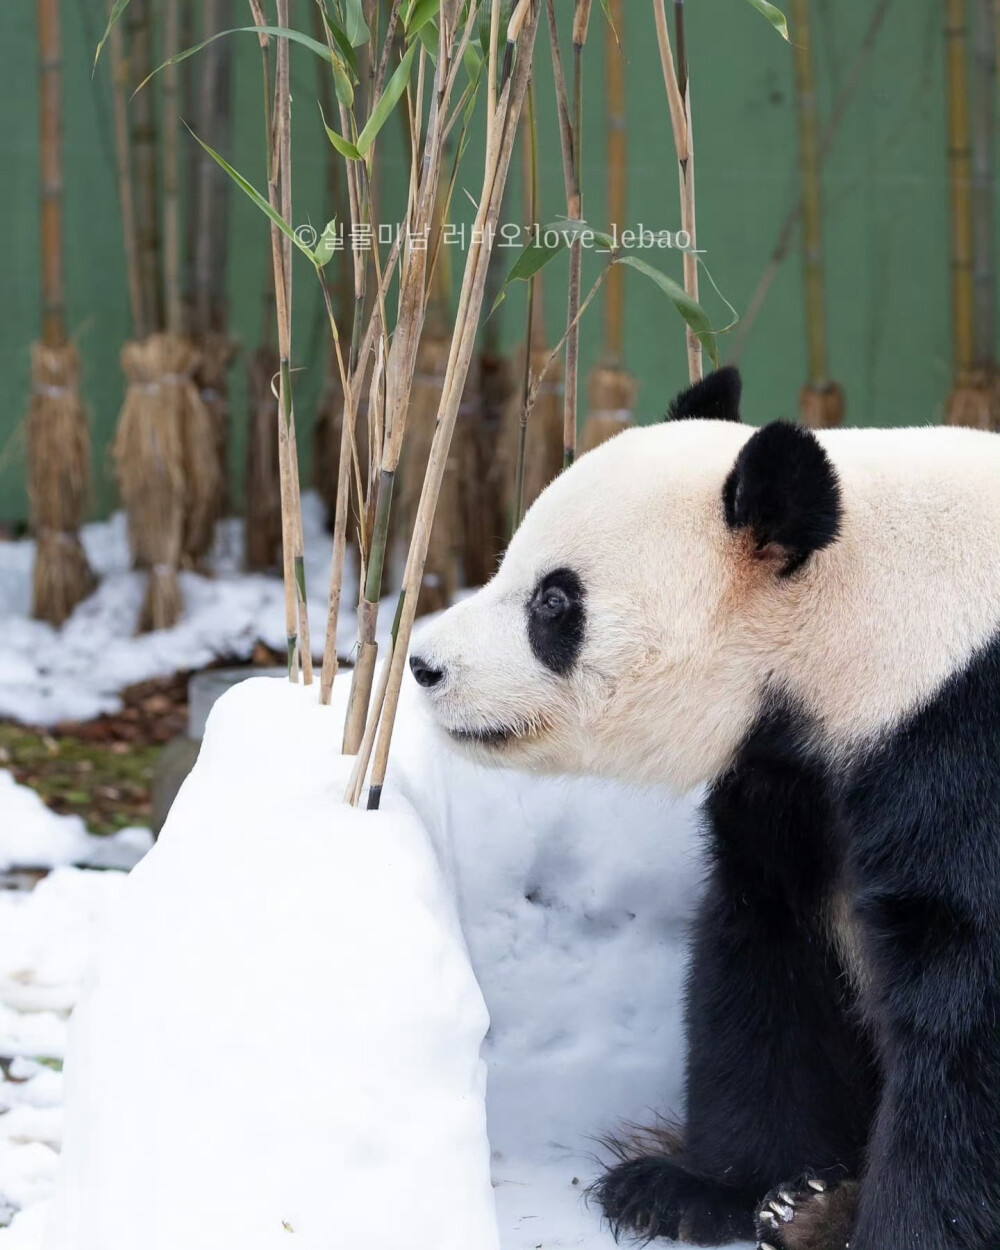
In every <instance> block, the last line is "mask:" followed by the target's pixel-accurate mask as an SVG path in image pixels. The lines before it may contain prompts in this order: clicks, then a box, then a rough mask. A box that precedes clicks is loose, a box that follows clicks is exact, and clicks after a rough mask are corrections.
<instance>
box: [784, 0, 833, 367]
mask: <svg viewBox="0 0 1000 1250" xmlns="http://www.w3.org/2000/svg"><path fill="white" fill-rule="evenodd" d="M792 14H793V18H794V23H795V41H794V43H793V47H794V49H795V91H796V97H797V100H798V120H799V151H800V156H799V160H800V165H801V170H802V241H803V273H804V279H805V301H806V334H807V339H808V357H809V360H808V365H809V383H810V385H811V386H815V387H823V386H825V385H826V383H827V381H828V378H829V369H828V364H827V354H826V309H825V304H824V298H823V290H824V272H823V269H824V266H823V199H822V181H821V175H820V160H819V118H818V106H817V100H816V80H815V72H814V69H813V55H812V39H811V32H810V23H809V5H808V0H792Z"/></svg>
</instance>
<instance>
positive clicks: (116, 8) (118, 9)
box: [91, 0, 128, 72]
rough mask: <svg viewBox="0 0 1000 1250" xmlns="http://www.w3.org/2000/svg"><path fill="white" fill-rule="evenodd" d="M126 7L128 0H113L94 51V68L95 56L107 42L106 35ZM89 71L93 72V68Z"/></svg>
mask: <svg viewBox="0 0 1000 1250" xmlns="http://www.w3.org/2000/svg"><path fill="white" fill-rule="evenodd" d="M127 8H128V0H115V2H114V4H113V5H112V6H111V14H110V16H109V17H108V24H107V26H106V27H105V28H104V34H103V35H102V36H101V40H100V43H98V45H97V51H96V52H95V53H94V67H93V68H94V69H96V68H97V58H98V57H99V56H100V55H101V49H102V48H103V47H104V45H105V44H106V43H107V41H108V36H109V35H110V34H111V31H112V29H113V28H114V24H115V22H117V21H118V19H119V18H120V17H121V15H122V14H123V13H124V12H125V10H126V9H127ZM91 72H93V70H92V71H91Z"/></svg>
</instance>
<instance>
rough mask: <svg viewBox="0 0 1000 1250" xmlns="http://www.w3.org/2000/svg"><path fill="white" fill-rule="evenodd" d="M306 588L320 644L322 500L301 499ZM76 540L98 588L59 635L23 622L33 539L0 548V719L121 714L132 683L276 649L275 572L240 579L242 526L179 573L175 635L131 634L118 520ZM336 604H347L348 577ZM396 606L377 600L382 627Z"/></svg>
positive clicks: (348, 625) (324, 588)
mask: <svg viewBox="0 0 1000 1250" xmlns="http://www.w3.org/2000/svg"><path fill="white" fill-rule="evenodd" d="M302 512H303V531H304V536H305V561H306V581H307V584H308V587H309V593H310V604H309V622H310V628H311V631H312V638H313V640H314V644H315V646H317V647H322V640H323V637H324V635H325V633H326V605H327V594H328V588H329V580H330V553H331V541H330V538H329V536H328V535H327V534H326V532H325V529H324V510H323V503H322V501H321V499H320V498H319V496H318V495H317V494H315V493H314V492H307V493H306V495H305V496H304V498H303V501H302ZM82 538H83V544H84V547H85V548H86V551H87V555H88V557H89V558H90V562H91V564H92V565H93V567H94V569H95V571H96V572H97V573H98V574H99V575H100V578H101V582H100V585H99V586H98V588H97V590H96V591H95V593H94V594H93V595H91V596H90V598H89V599H86V600H85V601H84V602H83V603H82V604H80V606H79V607H78V608H77V610H76V611H75V612H74V613H73V615H72V617H71V618H70V619H69V620H68V621H67V622H66V624H65V625H64V626H63V628H62V629H61V630H55V629H53V628H52V627H51V626H50V625H47V624H45V623H44V622H43V621H35V620H32V619H31V617H30V615H29V612H30V604H31V570H32V567H33V564H34V558H35V544H34V542H33V541H32V540H31V539H24V540H22V541H20V542H8V543H0V716H9V717H13V718H15V719H17V720H22V721H24V722H25V723H26V724H29V725H54V724H56V723H57V722H58V721H61V720H87V719H89V718H91V717H94V716H98V715H100V713H102V712H113V711H116V710H117V709H118V707H119V700H118V697H117V696H118V692H119V691H120V690H121V689H122V688H123V687H124V686H128V685H131V684H132V683H133V682H139V681H146V680H147V679H149V678H152V677H166V676H170V675H171V674H172V673H176V672H182V671H184V670H188V669H198V668H202V667H204V666H205V665H206V664H209V663H211V661H213V660H215V659H217V658H219V657H220V656H222V657H229V658H233V659H245V658H248V657H249V656H250V654H251V652H252V651H253V648H254V644H255V643H256V642H257V641H258V640H260V641H262V642H264V643H266V644H267V645H268V646H269V647H272V648H274V649H275V650H276V651H278V652H280V653H281V654H284V651H285V617H284V611H285V609H284V592H283V590H282V584H281V581H280V579H279V578H277V577H268V576H264V575H262V574H246V573H242V572H240V568H241V564H242V558H243V533H242V523H241V522H240V521H238V520H232V521H225V522H223V523H222V524H220V525H219V527H218V530H217V536H216V543H215V548H214V550H213V552H212V556H211V559H210V564H211V566H212V569H213V572H214V576H213V577H211V578H208V577H201V576H199V575H198V574H196V573H182V574H181V579H180V580H181V587H182V590H183V593H184V603H185V613H184V617H183V619H182V620H181V621H179V622H178V624H177V625H175V626H174V627H173V628H172V629H164V630H159V631H157V632H156V633H151V634H143V635H141V636H139V637H136V636H135V626H136V621H137V620H138V616H139V610H140V608H141V606H142V600H143V595H144V593H145V578H144V575H143V574H142V573H137V572H134V571H133V570H132V567H131V559H130V556H129V549H128V532H127V528H126V524H125V517H124V514H123V513H120V512H119V513H116V514H115V515H114V516H113V517H111V518H110V520H108V521H100V522H95V523H94V524H91V525H86V526H84V528H83V531H82ZM347 580H348V585H346V586H345V592H344V603H345V604H350V603H351V602H352V601H353V599H354V597H355V588H356V577H355V575H354V574H353V573H352V572H351V570H349V573H348V579H347ZM394 606H395V604H394V600H392V599H389V600H387V601H386V603H385V610H384V611H383V612H382V613H381V616H380V621H381V625H382V629H383V630H384V631H386V633H385V636H388V635H387V631H388V630H389V629H390V627H391V625H392V618H393V610H394ZM355 632H356V626H355V618H354V615H353V614H352V613H351V612H350V611H349V610H345V611H343V612H342V613H341V617H340V625H339V631H338V642H339V645H340V648H341V650H342V651H343V652H344V653H345V654H346V652H347V651H349V650H350V647H351V645H352V643H353V641H354V638H355Z"/></svg>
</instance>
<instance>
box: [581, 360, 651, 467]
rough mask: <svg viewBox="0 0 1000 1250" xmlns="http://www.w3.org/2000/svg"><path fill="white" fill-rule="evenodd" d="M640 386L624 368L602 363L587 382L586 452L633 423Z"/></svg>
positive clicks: (583, 439)
mask: <svg viewBox="0 0 1000 1250" xmlns="http://www.w3.org/2000/svg"><path fill="white" fill-rule="evenodd" d="M638 392H639V383H638V382H637V381H636V380H635V378H634V377H633V376H632V375H631V374H630V373H626V372H625V370H624V369H616V368H615V367H614V366H613V365H609V364H602V365H598V366H597V368H596V369H594V370H592V371H591V374H590V377H589V378H588V379H587V404H588V412H587V423H586V425H585V426H584V427H583V438H582V440H581V448H582V450H583V451H584V452H588V451H590V450H591V449H592V448H594V447H597V446H598V444H600V443H603V442H605V441H606V440H607V439H609V438H614V436H615V435H616V434H620V433H621V432H622V430H624V429H625V428H626V426H629V425H631V424H632V412H633V409H634V408H635V399H636V395H637V394H638Z"/></svg>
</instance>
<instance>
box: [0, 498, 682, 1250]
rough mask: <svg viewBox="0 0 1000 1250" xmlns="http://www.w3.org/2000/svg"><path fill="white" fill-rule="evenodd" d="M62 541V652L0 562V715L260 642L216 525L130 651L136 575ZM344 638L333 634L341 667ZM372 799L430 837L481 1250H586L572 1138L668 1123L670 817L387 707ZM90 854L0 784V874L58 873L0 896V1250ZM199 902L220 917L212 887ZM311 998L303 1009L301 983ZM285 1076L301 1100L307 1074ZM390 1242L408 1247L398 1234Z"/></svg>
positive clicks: (270, 616)
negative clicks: (455, 980)
mask: <svg viewBox="0 0 1000 1250" xmlns="http://www.w3.org/2000/svg"><path fill="white" fill-rule="evenodd" d="M306 517H307V520H306V525H307V531H308V534H309V539H308V544H307V545H308V554H307V564H308V568H309V577H310V587H311V591H312V597H313V612H314V613H315V619H314V631H315V633H316V635H317V636H320V635H321V632H322V616H323V607H322V599H323V596H322V594H320V593H318V590H317V588H319V587H323V586H325V581H326V577H327V574H328V565H329V551H328V547H329V544H328V541H327V540H326V539H325V537H324V536H323V534H322V527H321V525H320V513H319V509H318V506H317V504H316V501H315V499H314V498H308V499H307V501H306ZM86 541H87V545H88V549H89V550H90V553H91V556H92V558H93V559H94V562H95V564H96V565H97V567H98V568H100V569H101V571H102V572H103V573H104V574H105V580H104V583H103V584H102V587H101V589H100V590H99V591H98V593H97V595H96V596H95V597H94V600H91V601H88V604H85V605H82V606H81V609H80V610H78V612H77V614H76V615H75V616H74V618H73V620H72V621H71V622H70V623H69V625H68V627H67V629H66V631H65V632H64V635H63V637H62V638H58V636H57V635H55V634H54V633H52V632H51V631H48V630H47V629H46V627H44V626H40V625H38V624H37V623H34V622H29V621H28V620H27V619H26V609H27V593H28V592H27V585H28V581H29V577H30V554H31V553H30V544H28V543H18V544H4V545H0V618H2V617H3V614H4V613H7V614H8V615H7V618H6V619H0V714H8V715H11V714H13V715H20V716H22V717H24V718H26V719H34V720H36V721H45V722H53V721H56V720H59V719H62V718H64V717H68V716H89V715H94V714H96V713H97V712H98V711H100V710H102V709H103V708H107V707H111V706H113V705H114V701H115V692H116V691H117V690H118V689H119V688H120V687H121V685H122V684H124V683H126V682H130V681H134V680H140V679H143V678H146V677H150V676H153V675H158V674H166V673H169V672H172V671H175V670H176V669H177V668H187V667H196V666H198V665H199V664H202V663H204V662H205V660H206V659H208V658H210V657H213V656H215V655H219V654H245V653H246V652H248V651H249V650H250V649H251V648H252V646H253V642H254V641H255V640H256V638H258V637H260V638H263V639H264V640H265V641H267V642H269V643H271V642H273V644H274V645H276V646H280V642H281V637H282V634H283V604H282V598H281V588H280V584H279V583H278V582H277V581H276V580H274V579H269V578H263V577H245V576H239V575H237V574H236V573H235V572H233V571H232V570H233V568H234V562H235V560H236V559H237V557H238V551H237V547H238V534H237V533H236V532H235V527H234V528H233V529H232V530H230V531H227V533H226V534H224V535H223V540H222V542H221V544H220V546H221V554H220V555H219V558H218V565H217V567H219V568H220V569H221V570H222V571H221V572H220V574H219V575H218V577H217V578H216V579H214V580H212V581H209V580H206V579H203V578H199V577H195V576H193V575H189V576H188V575H186V576H185V578H184V583H185V591H186V595H187V603H188V612H187V615H186V617H185V620H184V621H183V622H182V623H181V624H180V625H178V626H177V628H176V629H174V630H170V631H164V633H163V634H161V635H152V636H148V637H146V638H141V639H133V638H132V637H131V631H132V627H133V623H134V618H135V612H136V611H137V608H138V603H139V599H140V597H141V593H142V588H141V579H140V578H139V577H138V576H137V575H135V574H132V573H130V572H129V571H128V568H127V549H126V546H125V541H124V531H123V529H122V527H121V522H120V520H119V519H113V520H112V521H110V522H107V523H105V524H102V525H98V526H91V527H88V530H87V534H86ZM227 545H228V555H227V554H226V548H227ZM227 569H228V570H229V571H226V570H227ZM383 617H384V619H386V620H391V612H385V613H383ZM352 634H353V621H350V620H348V621H346V622H344V623H343V625H342V642H343V645H344V646H345V648H346V647H347V646H348V645H349V641H350V638H351V636H352ZM389 782H390V784H391V786H393V787H395V789H396V790H397V792H398V793H399V795H401V796H402V798H404V799H405V800H406V801H407V802H408V803H409V804H411V805H412V807H413V808H414V809H415V810H416V812H417V813H418V815H419V817H420V819H421V821H422V822H423V823H424V825H425V826H426V827H427V829H428V830H429V831H430V835H431V837H432V840H433V844H434V846H435V848H436V851H437V855H438V858H439V861H440V864H441V868H442V870H443V872H444V874H445V877H446V880H447V881H448V883H449V885H450V887H451V889H452V891H453V895H454V898H455V900H456V902H457V907H458V912H459V916H460V920H461V924H462V929H463V932H464V936H465V940H466V942H467V944H468V948H469V953H470V956H471V960H472V965H473V967H474V969H475V972H476V976H477V978H478V981H479V984H480V986H481V988H482V992H483V995H484V997H485V1000H486V1003H487V1007H488V1009H489V1013H490V1020H491V1025H490V1032H489V1035H488V1037H487V1040H486V1044H485V1049H484V1054H485V1057H486V1060H487V1067H488V1087H487V1111H488V1128H489V1136H490V1145H491V1148H492V1174H493V1182H494V1192H495V1196H496V1202H497V1209H498V1213H499V1223H500V1235H501V1245H502V1247H503V1250H536V1248H537V1247H543V1248H544V1250H562V1248H564V1247H565V1248H567V1250H568V1248H569V1247H581V1248H583V1250H609V1248H610V1247H611V1246H612V1245H613V1244H614V1243H613V1242H612V1240H611V1238H610V1236H609V1234H608V1233H607V1231H606V1230H605V1229H603V1228H602V1226H601V1223H600V1220H599V1217H598V1214H597V1213H596V1212H595V1211H594V1210H593V1209H592V1208H590V1207H589V1206H588V1205H587V1204H586V1202H585V1198H584V1191H585V1188H586V1186H587V1184H588V1183H589V1181H590V1180H591V1179H592V1178H593V1177H594V1175H595V1173H596V1171H597V1170H598V1163H597V1160H596V1156H597V1155H598V1153H599V1151H598V1147H597V1146H596V1144H595V1139H596V1137H597V1136H598V1135H599V1134H600V1133H601V1132H603V1131H606V1130H608V1129H610V1128H613V1127H614V1126H615V1125H616V1124H618V1123H619V1122H620V1121H622V1120H642V1119H645V1118H648V1117H649V1116H650V1115H651V1114H653V1113H655V1112H664V1111H671V1110H673V1111H676V1110H678V1109H679V1103H680V1082H681V1068H682V1042H681V1036H680V1020H679V991H680V983H681V978H682V972H683V962H684V945H683V935H684V928H685V923H686V919H687V917H688V915H689V913H690V909H691V906H692V904H693V901H694V897H695V895H696V892H697V888H698V880H699V875H700V869H699V863H698V856H697V852H696V844H695V839H694V837H693V828H694V821H693V817H692V811H693V804H692V803H691V801H683V802H673V801H671V800H670V799H668V798H667V797H666V796H664V795H661V794H657V793H650V792H646V793H640V792H635V791H629V790H625V789H622V788H620V787H616V786H613V785H609V784H606V783H599V782H592V781H579V780H575V781H568V780H558V779H532V778H526V777H521V776H516V775H513V774H505V773H499V772H489V771H484V770H481V769H478V768H476V767H475V766H473V765H471V764H469V763H467V762H466V761H463V760H461V759H458V758H457V757H456V756H455V755H454V754H453V753H451V752H450V751H448V750H447V748H446V747H445V745H444V744H443V743H442V742H441V741H440V740H439V739H438V738H437V737H436V736H435V734H434V733H433V731H432V730H431V728H430V727H429V726H428V725H427V723H426V721H425V719H424V717H423V712H422V709H421V707H420V706H419V704H418V702H417V701H416V700H415V699H414V698H412V697H411V692H410V691H409V688H408V689H407V694H406V697H404V700H403V704H402V707H401V711H400V717H399V723H398V726H397V730H396V734H395V737H394V746H393V759H392V766H391V771H390V777H389ZM67 822H69V823H67ZM94 841H95V840H93V839H91V838H89V836H88V835H87V834H86V832H85V831H84V830H82V828H81V827H80V825H79V822H77V821H74V820H73V819H72V818H67V817H59V816H55V815H53V814H52V813H49V812H48V811H47V809H44V808H43V807H42V806H41V804H40V802H39V801H38V800H37V799H36V798H35V796H34V795H33V794H31V793H30V792H28V791H26V790H24V789H23V788H22V787H18V786H16V785H15V784H14V782H13V780H12V779H11V778H10V777H9V776H8V775H6V774H4V773H2V772H0V863H7V864H12V865H18V864H30V865H31V866H38V865H40V864H43V863H46V862H49V863H52V864H55V865H62V866H59V867H57V868H55V870H54V871H53V872H52V873H51V874H50V875H49V876H48V877H47V878H45V879H44V880H42V881H41V882H40V883H39V885H38V886H37V887H36V888H35V889H34V890H33V891H31V892H30V893H22V892H13V891H10V892H3V893H0V1057H2V1056H15V1058H14V1060H13V1062H12V1063H11V1065H10V1069H9V1076H8V1077H7V1078H6V1079H3V1080H0V1222H2V1220H3V1218H4V1215H5V1213H6V1214H7V1215H11V1214H14V1213H15V1212H16V1213H17V1214H15V1215H14V1221H13V1224H12V1225H11V1227H10V1228H9V1229H6V1230H0V1250H39V1248H40V1247H41V1245H42V1238H43V1226H44V1220H45V1211H46V1206H47V1199H48V1198H49V1197H50V1195H51V1192H52V1186H53V1182H54V1176H55V1169H56V1165H57V1162H58V1153H57V1152H58V1150H59V1148H60V1146H61V1143H62V1104H63V1088H62V1074H61V1070H60V1068H61V1060H62V1057H63V1055H64V1053H65V1049H66V1033H67V1020H68V1016H69V1011H70V1009H71V1008H72V1006H73V1004H74V1003H75V1002H76V999H77V996H78V993H79V990H80V985H81V980H82V977H83V972H84V969H85V967H86V966H87V960H88V955H89V952H90V950H91V948H92V945H93V942H94V934H95V928H96V925H97V921H98V917H99V916H100V915H101V914H102V913H104V912H106V910H107V909H108V908H109V907H112V906H113V905H114V903H115V900H116V899H117V898H118V896H119V895H120V892H121V887H122V885H123V882H124V874H123V873H122V872H119V871H94V870H92V869H87V868H77V867H71V866H66V865H68V864H72V863H80V862H87V860H88V859H89V858H90V857H91V856H92V854H93V852H94V849H95V848H94V845H93V843H94ZM118 843H119V844H118V846H117V848H116V854H120V855H121V856H122V857H123V858H122V860H120V861H119V862H121V863H128V862H129V857H132V858H136V857H137V856H138V855H139V854H141V852H142V850H143V849H144V848H145V846H146V845H148V841H145V840H144V839H143V838H142V835H141V834H139V833H136V832H134V831H129V832H128V833H127V834H125V835H120V837H119V840H118ZM101 845H102V848H103V847H106V846H107V845H108V844H107V843H106V842H104V841H102V843H101ZM281 854H282V847H281V844H280V838H279V839H278V842H277V844H276V846H275V857H276V860H280V857H281ZM101 862H102V863H103V862H106V861H101ZM217 895H218V900H219V905H220V907H224V906H225V902H226V890H225V883H224V881H223V882H220V883H219V884H218V887H217ZM262 992H263V989H262ZM224 994H225V987H220V995H224ZM315 995H316V1005H317V1010H319V1008H320V1007H321V1005H322V1001H323V999H322V995H323V987H322V985H317V986H315ZM192 1028H193V1029H196V1028H197V1025H192ZM192 1040H193V1041H194V1042H196V1043H197V1042H201V1043H202V1051H203V1067H202V1069H201V1071H200V1072H199V1076H198V1079H199V1082H201V1083H203V1084H204V1086H205V1088H211V1083H212V1080H213V1076H214V1075H215V1074H219V1073H222V1072H224V1071H225V1068H226V1065H227V1063H228V1062H229V1056H228V1055H227V1054H226V1053H223V1052H221V1051H219V1050H218V1049H215V1048H213V1045H212V1038H211V1035H210V1033H208V1032H203V1033H199V1034H198V1035H197V1036H196V1037H194V1038H193V1039H192ZM296 1070H297V1068H296V1062H295V1059H294V1058H293V1057H285V1058H284V1060H281V1059H280V1058H278V1057H276V1060H275V1063H274V1064H273V1066H271V1067H270V1068H269V1069H268V1070H266V1071H262V1072H261V1073H260V1075H259V1078H258V1081H259V1084H258V1090H264V1089H265V1088H270V1087H273V1086H274V1085H275V1084H277V1085H279V1086H280V1084H281V1082H283V1081H286V1080H290V1079H292V1078H293V1076H294V1074H295V1072H296ZM308 1077H309V1079H310V1080H314V1081H318V1082H322V1080H323V1072H322V1071H317V1072H310V1073H309V1074H308ZM254 1094H255V1090H254V1089H253V1088H250V1089H248V1090H247V1098H248V1099H250V1100H253V1098H254ZM191 1131H192V1133H197V1132H198V1126H197V1124H195V1125H192V1128H191ZM400 1214H401V1215H402V1216H403V1219H404V1221H405V1213H400ZM398 1247H399V1250H408V1243H407V1241H406V1237H405V1232H401V1235H400V1239H399V1242H398ZM392 1250H396V1243H393V1247H392Z"/></svg>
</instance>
